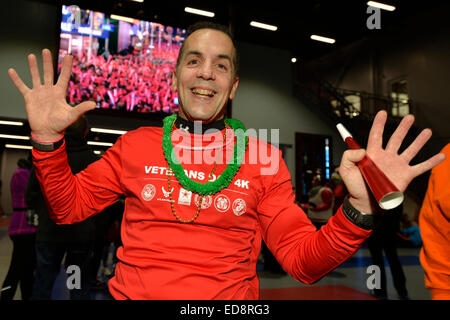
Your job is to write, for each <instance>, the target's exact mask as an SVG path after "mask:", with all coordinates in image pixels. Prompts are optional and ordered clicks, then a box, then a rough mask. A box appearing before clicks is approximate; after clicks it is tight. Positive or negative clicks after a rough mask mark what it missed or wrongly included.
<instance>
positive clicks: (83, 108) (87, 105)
mask: <svg viewBox="0 0 450 320" xmlns="http://www.w3.org/2000/svg"><path fill="white" fill-rule="evenodd" d="M95 106H96V104H95V102H94V101H84V102H82V103H80V104H79V105H77V106H76V107H75V108H74V109H76V110H77V111H78V117H81V116H82V115H83V114H85V113H86V112H88V111H91V110H93V109H95Z"/></svg>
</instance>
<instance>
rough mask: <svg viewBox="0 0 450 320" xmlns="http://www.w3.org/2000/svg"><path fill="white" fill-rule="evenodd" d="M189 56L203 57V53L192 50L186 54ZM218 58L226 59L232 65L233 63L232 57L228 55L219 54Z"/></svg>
mask: <svg viewBox="0 0 450 320" xmlns="http://www.w3.org/2000/svg"><path fill="white" fill-rule="evenodd" d="M189 55H196V56H202V53H201V52H200V51H196V50H191V51H188V52H186V57H187V56H189ZM217 58H219V59H226V60H228V61H230V63H232V62H233V61H232V60H231V57H230V56H229V55H227V54H219V55H217Z"/></svg>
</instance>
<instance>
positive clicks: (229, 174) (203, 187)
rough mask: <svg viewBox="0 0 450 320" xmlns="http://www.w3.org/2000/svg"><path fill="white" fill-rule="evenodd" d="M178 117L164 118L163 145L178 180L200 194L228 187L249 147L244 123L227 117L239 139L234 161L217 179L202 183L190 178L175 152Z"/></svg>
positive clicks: (235, 147)
mask: <svg viewBox="0 0 450 320" xmlns="http://www.w3.org/2000/svg"><path fill="white" fill-rule="evenodd" d="M176 118H177V115H176V114H173V115H171V116H168V117H165V118H164V120H163V141H162V146H163V151H164V156H165V158H166V161H167V163H168V164H169V167H170V169H172V172H173V174H174V175H175V177H176V178H177V180H178V182H179V183H180V184H181V185H182V186H183V188H185V189H186V190H189V191H192V192H195V193H197V194H199V195H211V194H215V193H217V192H219V191H220V190H222V189H224V188H226V187H228V185H229V184H230V182H231V181H232V180H233V178H234V176H235V175H236V173H237V172H238V170H239V168H240V167H241V164H242V161H243V160H244V156H245V150H246V149H247V145H248V137H247V135H246V134H245V126H244V125H243V124H242V122H240V121H239V120H236V119H231V118H229V119H225V124H226V125H228V126H229V127H230V128H231V129H232V130H233V131H234V134H235V136H236V138H237V141H236V143H235V145H234V151H233V161H232V162H231V163H228V164H227V167H226V169H225V170H224V171H223V172H222V174H221V175H220V176H219V177H218V178H217V179H216V180H215V181H212V182H207V183H204V184H202V183H199V182H196V181H193V180H191V179H189V178H188V176H187V175H186V173H185V172H184V169H183V166H182V165H181V164H180V162H179V161H178V159H176V157H175V154H173V145H172V139H171V135H172V129H173V124H174V122H175V120H176ZM239 129H240V130H239ZM225 130H226V128H225ZM172 154H173V156H172Z"/></svg>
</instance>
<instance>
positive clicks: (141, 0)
mask: <svg viewBox="0 0 450 320" xmlns="http://www.w3.org/2000/svg"><path fill="white" fill-rule="evenodd" d="M131 1H134V2H144V0H131Z"/></svg>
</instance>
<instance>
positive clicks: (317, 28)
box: [0, 0, 442, 150]
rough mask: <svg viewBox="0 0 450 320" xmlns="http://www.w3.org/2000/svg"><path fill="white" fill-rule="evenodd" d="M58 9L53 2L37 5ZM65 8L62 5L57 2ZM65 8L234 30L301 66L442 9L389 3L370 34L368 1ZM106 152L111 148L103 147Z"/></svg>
mask: <svg viewBox="0 0 450 320" xmlns="http://www.w3.org/2000/svg"><path fill="white" fill-rule="evenodd" d="M38 2H45V3H51V4H53V5H54V4H55V1H54V0H38ZM59 2H60V3H61V1H59ZM62 3H64V4H67V5H78V6H80V8H83V9H92V10H96V11H101V12H104V13H107V14H112V13H114V14H119V15H123V16H128V17H133V18H138V19H141V20H147V21H155V22H159V23H162V24H164V25H171V26H174V27H180V28H187V26H189V25H190V24H192V23H194V22H196V21H199V20H212V21H214V22H218V23H222V24H226V25H231V27H232V30H233V32H234V35H235V38H236V39H237V40H238V41H245V42H250V43H254V44H259V45H263V46H270V47H275V48H280V49H286V50H289V51H291V52H292V55H293V56H296V57H297V58H299V59H301V60H309V59H313V58H316V57H319V56H321V55H324V54H327V53H330V52H332V51H333V50H336V49H338V48H340V47H342V46H345V45H346V44H349V43H351V42H354V41H357V40H360V39H362V38H367V37H369V38H370V37H373V36H375V35H378V36H379V35H381V36H382V35H383V34H385V33H389V32H392V31H393V30H395V29H396V28H401V27H402V25H403V24H404V22H405V20H406V19H411V18H414V17H419V19H420V14H421V13H423V12H425V11H426V10H428V9H431V8H434V9H436V7H437V6H438V5H442V2H441V3H437V4H436V3H428V4H427V7H426V8H424V7H421V6H419V4H418V3H417V2H416V1H407V0H389V1H388V2H387V1H386V2H385V3H388V4H391V5H394V6H396V8H397V9H396V10H395V11H393V12H387V11H381V26H382V28H381V30H369V29H368V28H367V27H366V20H367V19H368V17H369V14H367V13H366V10H367V4H366V1H361V0H347V1H345V5H343V4H342V3H344V1H321V0H308V1H296V2H295V1H292V0H291V1H285V0H277V1H275V0H272V1H271V3H266V2H262V1H246V0H241V1H236V0H233V1H213V0H209V1H204V0H202V1H200V0H190V1H187V0H186V1H181V0H180V1H178V0H145V1H144V2H143V3H137V2H133V1H131V0H89V1H86V0H71V1H62ZM186 6H190V7H194V8H197V9H203V10H208V11H213V12H215V17H214V18H206V17H201V16H197V15H192V14H188V13H186V12H184V8H185V7H186ZM252 20H256V21H259V22H264V23H268V24H273V25H276V26H278V30H277V31H275V32H272V31H267V30H262V29H257V28H254V27H251V26H250V25H249V23H250V21H252ZM311 34H319V35H322V36H327V37H331V38H334V39H336V43H335V44H333V45H330V44H326V43H321V42H317V41H313V40H311V39H310V35H311ZM29 130H30V129H29V127H28V124H27V123H25V125H24V126H22V127H10V126H3V125H1V126H0V134H6V133H7V134H16V135H28V133H29ZM116 138H117V136H116V135H105V134H103V135H102V134H94V133H92V132H90V136H89V137H88V139H89V140H100V141H110V142H114V141H115V139H116ZM1 140H2V141H1V142H0V143H1V144H3V143H16V144H17V143H20V144H22V143H25V144H28V143H29V142H28V141H23V142H22V143H21V142H20V141H17V140H15V139H12V140H8V139H1ZM98 149H100V150H104V149H107V147H99V148H98Z"/></svg>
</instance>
